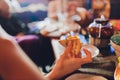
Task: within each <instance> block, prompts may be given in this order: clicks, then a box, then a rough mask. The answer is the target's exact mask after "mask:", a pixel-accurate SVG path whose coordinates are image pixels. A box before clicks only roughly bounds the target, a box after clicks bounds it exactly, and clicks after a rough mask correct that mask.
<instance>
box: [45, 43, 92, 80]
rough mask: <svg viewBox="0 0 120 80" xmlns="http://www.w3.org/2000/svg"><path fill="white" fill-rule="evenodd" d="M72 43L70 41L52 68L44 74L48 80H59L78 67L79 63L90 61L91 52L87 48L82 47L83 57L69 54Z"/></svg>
mask: <svg viewBox="0 0 120 80" xmlns="http://www.w3.org/2000/svg"><path fill="white" fill-rule="evenodd" d="M72 48H73V47H72V44H71V43H70V44H69V45H68V47H67V48H66V50H65V51H64V53H63V54H62V55H61V57H60V59H59V60H58V61H57V62H56V64H55V66H54V67H53V70H52V71H51V72H50V73H49V74H47V75H46V77H48V78H49V79H50V80H60V79H61V78H62V77H64V76H65V75H67V74H70V73H72V72H73V71H75V70H77V69H79V68H80V67H81V65H83V64H86V63H89V62H91V61H92V59H91V54H90V52H89V51H88V50H86V49H84V52H85V54H86V57H85V58H80V56H79V55H78V56H75V54H72V55H71V50H72Z"/></svg>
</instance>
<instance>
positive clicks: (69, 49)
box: [64, 41, 72, 54]
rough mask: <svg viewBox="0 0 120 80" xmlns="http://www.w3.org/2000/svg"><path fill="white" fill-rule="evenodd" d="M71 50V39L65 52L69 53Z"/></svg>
mask: <svg viewBox="0 0 120 80" xmlns="http://www.w3.org/2000/svg"><path fill="white" fill-rule="evenodd" d="M71 50H72V41H69V42H68V46H67V47H66V49H65V51H64V54H69V53H71Z"/></svg>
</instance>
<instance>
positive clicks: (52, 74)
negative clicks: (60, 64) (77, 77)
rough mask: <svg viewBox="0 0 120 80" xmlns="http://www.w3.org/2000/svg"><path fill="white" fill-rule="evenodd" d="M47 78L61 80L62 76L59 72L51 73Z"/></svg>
mask: <svg viewBox="0 0 120 80" xmlns="http://www.w3.org/2000/svg"><path fill="white" fill-rule="evenodd" d="M45 77H46V78H48V79H49V80H60V78H61V77H62V76H61V75H60V74H59V75H58V72H55V71H51V72H49V73H48V74H47V75H46V76H45Z"/></svg>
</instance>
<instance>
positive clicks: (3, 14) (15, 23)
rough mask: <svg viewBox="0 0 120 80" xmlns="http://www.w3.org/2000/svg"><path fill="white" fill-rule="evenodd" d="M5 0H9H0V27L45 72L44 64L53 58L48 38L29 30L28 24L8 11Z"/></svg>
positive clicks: (50, 61)
mask: <svg viewBox="0 0 120 80" xmlns="http://www.w3.org/2000/svg"><path fill="white" fill-rule="evenodd" d="M6 1H8V2H9V0H0V24H1V26H2V28H3V29H4V30H5V31H6V32H7V33H8V34H10V35H12V36H14V38H15V40H16V41H17V42H18V44H19V45H20V47H21V48H22V49H23V50H24V51H25V52H26V54H27V55H28V56H29V57H30V58H31V59H32V60H33V61H34V62H35V63H36V64H37V65H38V66H41V67H43V71H44V72H47V71H46V69H45V67H46V65H48V66H51V65H52V64H53V62H54V60H55V58H54V54H53V50H52V46H51V43H50V40H49V39H48V38H46V37H44V36H42V35H40V34H37V33H32V32H30V30H29V28H28V26H26V24H25V23H24V22H22V21H21V20H20V19H19V18H18V17H17V16H16V15H15V14H13V13H11V12H10V8H11V7H10V5H11V4H8V3H7V2H6ZM42 50H43V51H42ZM42 53H44V54H42ZM46 55H48V56H46ZM39 59H41V60H39ZM42 61H43V62H44V63H43V62H42Z"/></svg>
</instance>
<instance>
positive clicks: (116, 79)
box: [114, 57, 120, 80]
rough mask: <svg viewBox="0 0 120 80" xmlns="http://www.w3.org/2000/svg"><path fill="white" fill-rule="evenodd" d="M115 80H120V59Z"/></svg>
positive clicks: (119, 59)
mask: <svg viewBox="0 0 120 80" xmlns="http://www.w3.org/2000/svg"><path fill="white" fill-rule="evenodd" d="M114 80H120V57H118V64H117V66H116V69H115V72H114Z"/></svg>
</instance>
